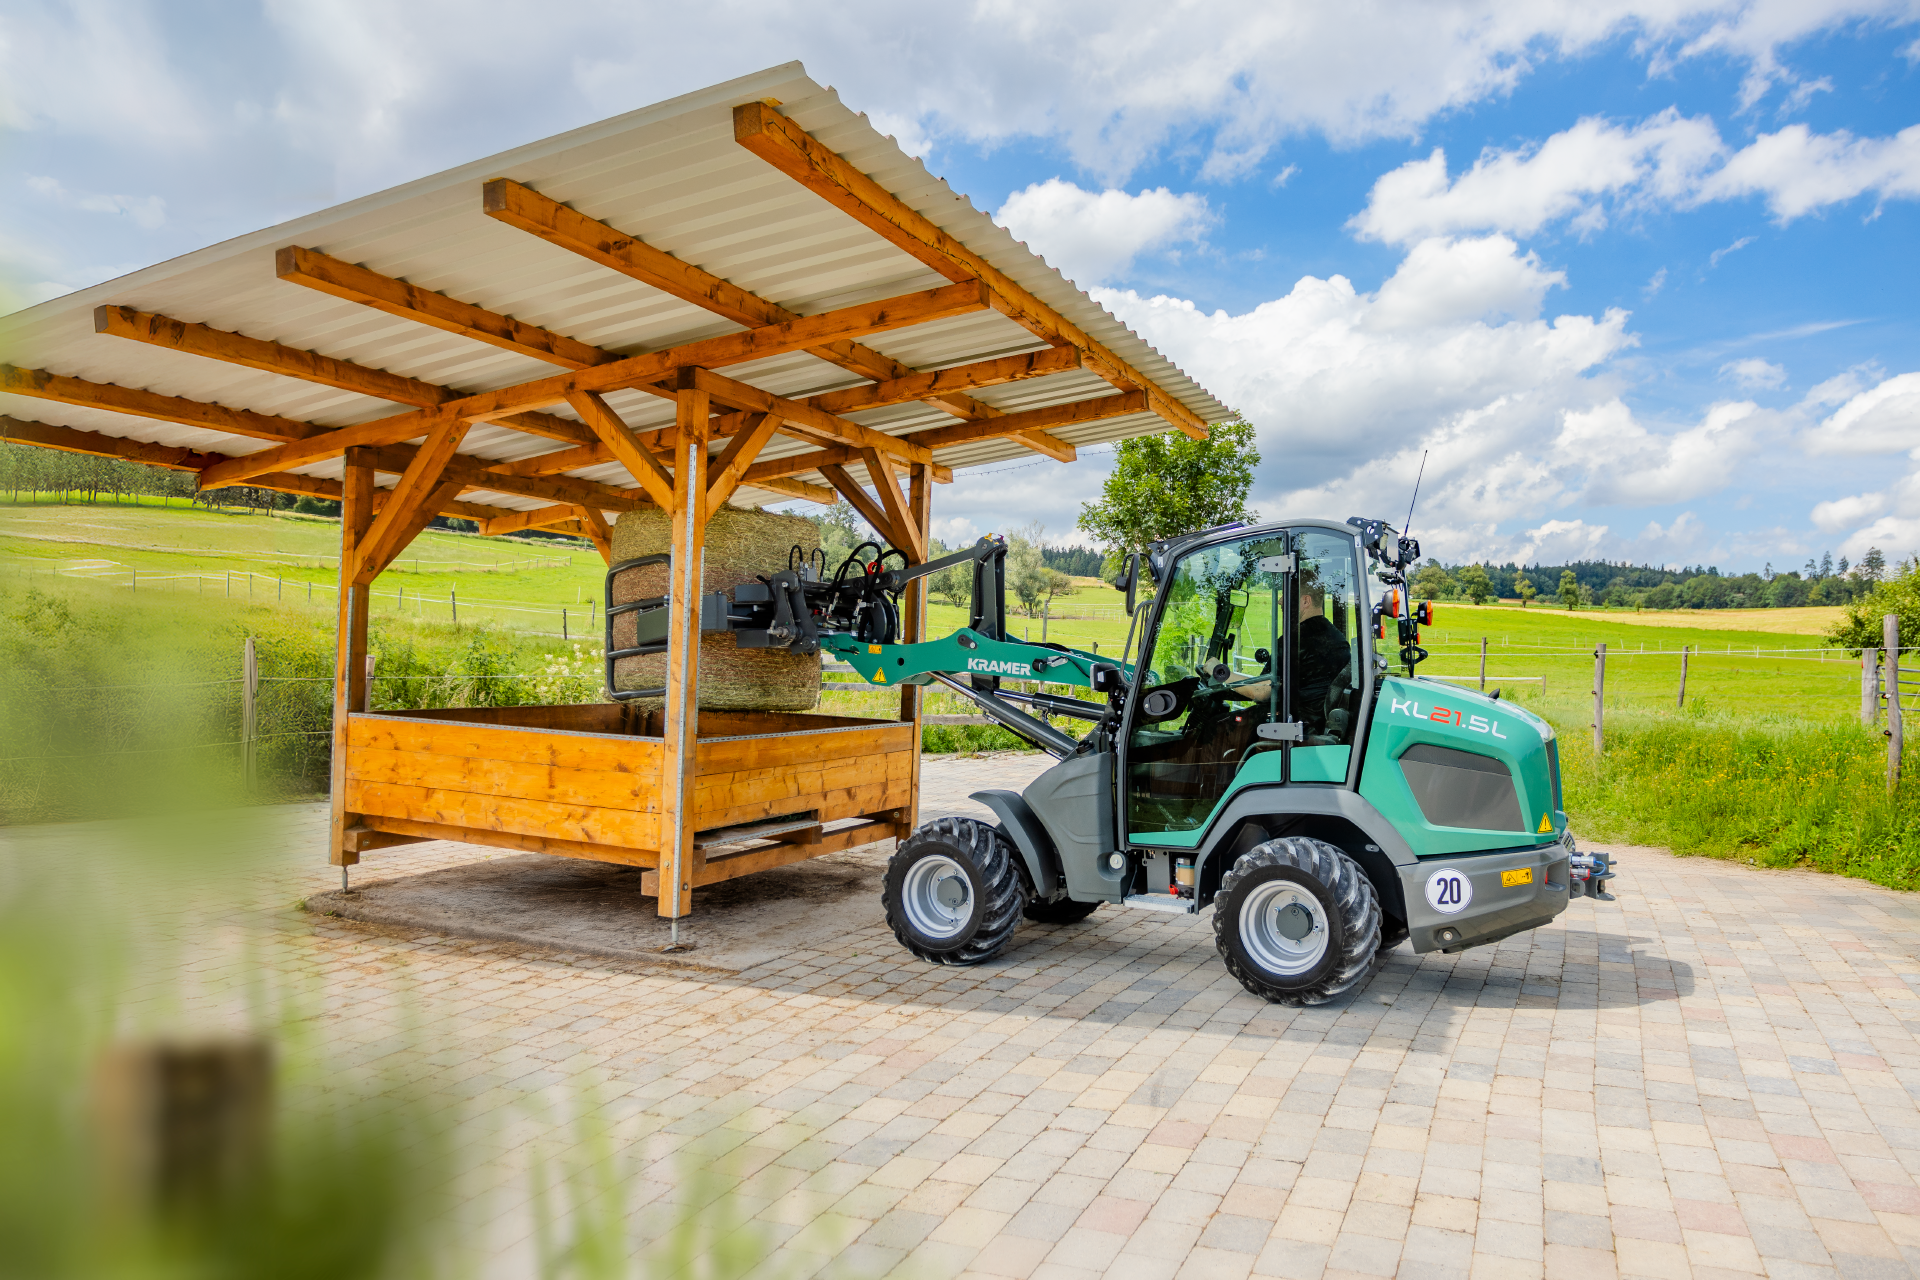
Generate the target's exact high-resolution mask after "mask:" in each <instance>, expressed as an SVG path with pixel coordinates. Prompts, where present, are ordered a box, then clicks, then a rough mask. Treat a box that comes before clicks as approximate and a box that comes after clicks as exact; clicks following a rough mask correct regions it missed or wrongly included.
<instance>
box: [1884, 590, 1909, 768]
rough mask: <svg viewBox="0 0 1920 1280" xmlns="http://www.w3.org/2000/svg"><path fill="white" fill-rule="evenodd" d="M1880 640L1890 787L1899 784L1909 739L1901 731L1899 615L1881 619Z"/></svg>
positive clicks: (1889, 615) (1890, 615)
mask: <svg viewBox="0 0 1920 1280" xmlns="http://www.w3.org/2000/svg"><path fill="white" fill-rule="evenodd" d="M1880 629H1881V632H1882V634H1881V641H1882V644H1883V646H1884V647H1885V649H1886V651H1887V659H1886V663H1885V665H1884V668H1883V669H1884V670H1885V671H1886V673H1887V788H1888V790H1892V789H1893V788H1894V787H1897V786H1899V785H1900V759H1901V756H1902V755H1903V754H1904V748H1905V746H1906V743H1905V742H1904V740H1903V738H1902V734H1901V729H1902V727H1903V726H1902V725H1901V719H1902V717H1901V714H1900V619H1899V617H1898V616H1897V615H1895V614H1891V613H1890V614H1888V615H1887V616H1886V617H1885V618H1884V619H1882V620H1881V623H1880Z"/></svg>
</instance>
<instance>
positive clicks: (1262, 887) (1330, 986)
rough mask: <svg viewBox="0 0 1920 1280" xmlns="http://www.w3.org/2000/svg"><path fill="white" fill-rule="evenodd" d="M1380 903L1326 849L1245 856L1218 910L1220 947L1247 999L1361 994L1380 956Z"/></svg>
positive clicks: (1314, 846)
mask: <svg viewBox="0 0 1920 1280" xmlns="http://www.w3.org/2000/svg"><path fill="white" fill-rule="evenodd" d="M1380 924H1381V920H1380V899H1379V896H1378V895H1377V894H1376V893H1375V892H1374V889H1373V882H1372V881H1370V880H1368V879H1367V875H1366V872H1364V871H1362V870H1361V869H1360V864H1359V863H1357V862H1355V861H1354V860H1353V859H1352V858H1350V857H1348V856H1347V855H1346V854H1345V853H1343V852H1341V851H1340V850H1339V849H1336V848H1335V847H1334V846H1332V845H1330V844H1327V843H1326V842H1325V841H1322V840H1308V839H1304V838H1290V839H1284V840H1269V841H1267V842H1266V843H1265V844H1262V845H1256V846H1254V847H1253V848H1252V849H1249V850H1247V852H1245V853H1243V854H1241V855H1240V857H1239V858H1238V859H1237V860H1236V861H1235V862H1234V864H1233V870H1231V871H1229V872H1228V873H1227V874H1226V875H1225V876H1224V877H1223V878H1222V879H1221V882H1220V893H1219V896H1218V897H1216V898H1215V899H1214V903H1213V941H1214V945H1215V946H1216V947H1217V948H1218V949H1219V951H1220V958H1221V959H1222V960H1223V961H1225V962H1226V966H1227V972H1228V973H1231V974H1232V975H1233V976H1234V977H1235V978H1236V979H1237V980H1238V981H1239V983H1240V985H1241V986H1243V987H1245V988H1246V989H1247V990H1248V991H1250V992H1252V993H1253V994H1254V995H1256V996H1259V997H1260V998H1261V999H1262V1000H1269V1001H1272V1002H1273V1003H1274V1004H1287V1005H1312V1004H1325V1003H1326V1002H1327V1001H1329V1000H1335V999H1338V998H1339V997H1340V996H1343V995H1345V994H1347V992H1349V991H1352V990H1354V989H1355V988H1357V987H1358V986H1359V985H1360V984H1361V983H1362V982H1364V981H1365V980H1366V979H1367V977H1368V976H1369V975H1371V974H1372V972H1373V969H1374V965H1375V962H1376V958H1377V956H1378V955H1379V951H1380Z"/></svg>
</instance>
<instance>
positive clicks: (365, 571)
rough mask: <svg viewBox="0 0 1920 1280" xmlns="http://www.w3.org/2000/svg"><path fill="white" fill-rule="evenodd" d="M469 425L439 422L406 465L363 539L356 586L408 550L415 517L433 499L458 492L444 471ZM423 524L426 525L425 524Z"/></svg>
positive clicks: (458, 421) (356, 566)
mask: <svg viewBox="0 0 1920 1280" xmlns="http://www.w3.org/2000/svg"><path fill="white" fill-rule="evenodd" d="M468 425H469V424H468V423H467V422H465V421H464V420H462V419H460V418H447V419H444V420H443V421H441V422H439V423H436V424H435V426H434V428H433V430H432V431H431V432H429V433H428V435H427V442H426V444H424V445H422V446H421V448H420V450H419V452H418V453H416V454H415V455H414V457H413V461H412V462H410V463H408V464H407V469H406V471H405V472H403V473H402V474H401V476H400V482H399V483H398V484H396V485H395V486H394V487H393V493H392V495H391V496H390V497H388V499H387V505H386V506H385V507H383V508H382V509H381V511H380V514H379V515H378V516H376V517H375V518H374V521H373V524H372V525H371V526H370V527H369V528H368V530H367V536H366V537H364V538H362V539H361V540H360V546H359V555H358V559H357V560H356V562H355V564H354V571H353V581H354V583H355V584H356V585H359V584H362V583H368V582H372V581H373V580H374V579H375V578H376V577H378V576H379V575H380V571H381V570H382V569H384V568H386V567H387V565H388V564H390V563H391V562H392V561H393V558H394V557H395V556H397V555H399V554H400V552H401V551H403V550H405V549H406V545H407V543H409V542H411V541H413V537H414V534H415V533H416V532H418V529H417V528H416V526H415V524H414V521H415V518H416V516H418V515H419V514H420V512H421V510H422V509H423V508H424V507H427V505H428V503H429V501H430V499H433V498H445V499H451V498H452V497H453V496H454V494H456V493H458V492H459V490H460V485H459V482H458V481H446V480H444V479H443V477H442V472H444V471H445V470H446V467H447V463H448V462H449V461H450V460H452V458H453V455H454V452H455V451H456V450H457V449H459V447H460V441H461V440H462V439H464V438H465V436H466V434H467V428H468ZM428 518H431V516H429V517H428ZM421 523H422V526H424V521H422V522H421Z"/></svg>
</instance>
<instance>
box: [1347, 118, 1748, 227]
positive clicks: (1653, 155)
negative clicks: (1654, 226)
mask: <svg viewBox="0 0 1920 1280" xmlns="http://www.w3.org/2000/svg"><path fill="white" fill-rule="evenodd" d="M1721 149H1722V148H1721V142H1720V134H1719V131H1718V130H1717V129H1715V128H1714V125H1713V122H1712V121H1711V120H1708V119H1706V118H1705V117H1694V118H1691V119H1689V118H1685V117H1682V116H1681V115H1680V113H1679V112H1678V111H1676V110H1673V109H1668V110H1667V111H1664V112H1662V113H1661V114H1659V115H1657V116H1655V117H1653V118H1652V119H1651V120H1647V121H1645V122H1643V123H1641V124H1639V125H1637V126H1635V127H1633V128H1631V129H1627V128H1622V127H1620V126H1618V125H1615V124H1612V123H1609V122H1608V121H1605V120H1602V119H1599V118H1597V117H1589V118H1587V119H1585V120H1581V121H1580V122H1579V123H1577V124H1575V125H1574V126H1573V127H1572V128H1571V129H1566V130H1563V131H1561V132H1560V133H1556V134H1554V135H1553V136H1552V137H1550V138H1548V139H1547V140H1546V141H1545V142H1543V143H1541V144H1540V145H1539V146H1538V147H1535V148H1530V149H1522V150H1515V151H1496V150H1491V149H1489V150H1488V151H1485V152H1483V153H1482V154H1481V155H1480V157H1479V159H1477V160H1475V161H1474V164H1473V167H1472V168H1471V169H1469V170H1467V171H1466V172H1465V173H1463V174H1461V175H1460V176H1459V177H1458V178H1456V179H1454V180H1453V181H1452V182H1451V183H1449V181H1448V178H1447V159H1446V153H1445V152H1444V151H1441V150H1438V149H1435V151H1434V152H1433V154H1432V155H1430V156H1428V157H1427V158H1426V159H1425V160H1413V161H1409V162H1408V163H1406V164H1404V165H1401V166H1400V167H1399V168H1398V169H1395V170H1393V171H1392V172H1391V173H1388V174H1386V175H1385V176H1383V177H1382V178H1381V179H1380V180H1379V181H1378V182H1376V183H1374V185H1373V190H1372V192H1371V193H1369V195H1368V197H1367V207H1366V209H1365V210H1363V211H1362V212H1361V213H1359V214H1357V215H1356V216H1355V217H1354V219H1353V220H1352V222H1351V223H1349V224H1348V225H1349V226H1351V227H1352V228H1353V229H1354V230H1355V232H1356V233H1358V234H1359V235H1360V236H1361V237H1363V238H1365V239H1370V240H1385V241H1389V242H1393V243H1405V242H1407V241H1410V240H1417V239H1420V238H1422V237H1425V236H1435V235H1457V234H1459V233H1461V232H1471V231H1507V232H1512V233H1514V234H1517V235H1532V234H1533V233H1535V232H1537V231H1538V230H1540V228H1541V227H1543V226H1545V225H1546V224H1548V223H1550V222H1556V221H1558V220H1559V219H1561V218H1565V217H1569V216H1576V217H1577V220H1580V221H1582V222H1583V225H1582V227H1581V229H1582V230H1584V231H1586V232H1588V233H1591V232H1592V231H1596V230H1598V229H1599V227H1600V226H1602V225H1604V223H1605V219H1606V214H1605V210H1604V208H1603V206H1602V205H1601V204H1600V203H1598V199H1599V198H1600V197H1602V196H1613V195H1619V194H1621V193H1644V195H1645V196H1647V197H1649V198H1653V197H1661V198H1665V199H1669V200H1671V199H1674V198H1676V197H1678V196H1680V195H1682V194H1684V193H1686V192H1687V191H1689V190H1690V189H1691V188H1692V187H1693V185H1694V183H1695V181H1696V179H1697V175H1698V174H1699V173H1700V172H1701V171H1702V170H1703V169H1705V168H1706V167H1707V165H1708V164H1709V163H1710V162H1711V161H1712V160H1713V159H1715V158H1716V157H1717V156H1718V155H1719V153H1720V151H1721Z"/></svg>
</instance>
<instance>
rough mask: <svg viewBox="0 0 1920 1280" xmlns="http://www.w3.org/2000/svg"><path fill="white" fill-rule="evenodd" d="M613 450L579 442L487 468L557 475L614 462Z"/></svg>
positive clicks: (499, 471) (498, 472)
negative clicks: (571, 446) (568, 446)
mask: <svg viewBox="0 0 1920 1280" xmlns="http://www.w3.org/2000/svg"><path fill="white" fill-rule="evenodd" d="M613 460H614V459H613V450H611V449H609V448H607V446H606V445H604V444H579V445H575V446H574V447H573V448H571V449H556V450H554V451H553V452H552V453H542V454H538V455H536V456H534V457H531V458H522V459H520V461H518V462H496V463H494V464H493V465H492V466H490V467H488V468H487V470H489V471H491V472H493V473H495V474H496V475H503V476H557V475H559V474H560V473H561V472H563V471H578V470H580V469H581V468H582V467H597V466H599V465H601V464H602V463H606V462H612V461H613Z"/></svg>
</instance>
